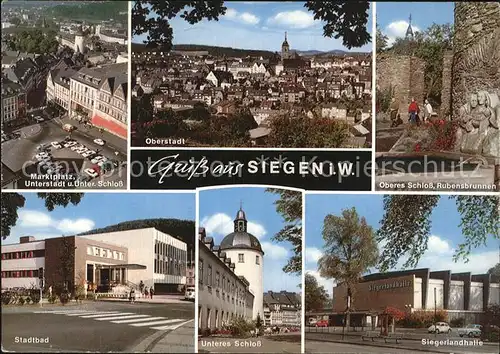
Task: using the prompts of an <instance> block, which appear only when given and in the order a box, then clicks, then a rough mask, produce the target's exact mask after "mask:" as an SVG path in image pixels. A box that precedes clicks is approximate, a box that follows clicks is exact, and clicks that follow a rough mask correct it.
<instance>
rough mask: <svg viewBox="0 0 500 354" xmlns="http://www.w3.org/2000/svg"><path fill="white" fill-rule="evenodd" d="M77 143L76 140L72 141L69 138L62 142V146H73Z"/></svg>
mask: <svg viewBox="0 0 500 354" xmlns="http://www.w3.org/2000/svg"><path fill="white" fill-rule="evenodd" d="M77 144H78V143H77V142H76V141H74V140H69V141H66V142H65V143H64V144H63V146H64V147H65V148H71V147H72V146H75V145H77Z"/></svg>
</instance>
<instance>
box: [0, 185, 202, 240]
mask: <svg viewBox="0 0 500 354" xmlns="http://www.w3.org/2000/svg"><path fill="white" fill-rule="evenodd" d="M22 195H23V196H24V197H25V198H26V202H25V205H24V208H22V209H19V210H18V217H19V219H18V220H17V224H16V226H14V227H13V228H12V229H11V234H10V236H8V237H7V239H5V240H2V244H11V243H18V242H19V237H20V236H35V238H36V239H45V238H51V237H60V236H62V235H65V236H67V235H74V234H78V233H82V232H86V231H89V230H93V229H96V228H101V227H105V226H109V225H114V224H117V223H120V222H123V221H131V220H139V219H150V218H174V219H184V220H193V221H194V220H195V218H196V205H195V203H196V199H195V194H194V193H189V194H187V193H169V194H160V193H158V194H156V193H155V194H149V193H148V194H145V193H85V194H84V197H83V198H82V200H81V202H80V203H79V204H78V205H76V206H73V205H72V204H69V205H68V206H67V207H65V208H64V207H57V208H56V209H54V210H53V211H51V212H49V211H47V209H46V208H45V205H44V200H43V199H40V198H38V196H37V194H36V193H22Z"/></svg>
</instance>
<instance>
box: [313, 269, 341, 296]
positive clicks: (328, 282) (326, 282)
mask: <svg viewBox="0 0 500 354" xmlns="http://www.w3.org/2000/svg"><path fill="white" fill-rule="evenodd" d="M306 274H311V275H312V276H314V277H315V278H316V280H317V281H318V284H319V285H320V286H323V287H324V288H325V290H326V291H327V292H328V294H330V296H332V292H333V285H334V283H335V282H334V281H333V280H332V279H325V278H322V277H321V276H320V275H319V272H318V271H317V270H306Z"/></svg>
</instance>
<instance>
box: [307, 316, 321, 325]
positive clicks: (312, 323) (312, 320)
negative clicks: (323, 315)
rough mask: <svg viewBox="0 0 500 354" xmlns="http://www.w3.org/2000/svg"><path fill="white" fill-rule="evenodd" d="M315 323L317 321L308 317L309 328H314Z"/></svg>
mask: <svg viewBox="0 0 500 354" xmlns="http://www.w3.org/2000/svg"><path fill="white" fill-rule="evenodd" d="M317 322H318V320H317V319H316V318H314V317H310V318H309V320H308V322H307V323H308V324H309V326H315V325H316V323H317Z"/></svg>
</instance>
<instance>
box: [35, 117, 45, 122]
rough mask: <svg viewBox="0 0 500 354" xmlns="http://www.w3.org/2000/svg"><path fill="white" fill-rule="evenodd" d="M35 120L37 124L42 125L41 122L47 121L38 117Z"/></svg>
mask: <svg viewBox="0 0 500 354" xmlns="http://www.w3.org/2000/svg"><path fill="white" fill-rule="evenodd" d="M34 119H35V122H37V123H41V122H43V121H45V119H43V118H42V117H40V116H36V117H35V118H34Z"/></svg>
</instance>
